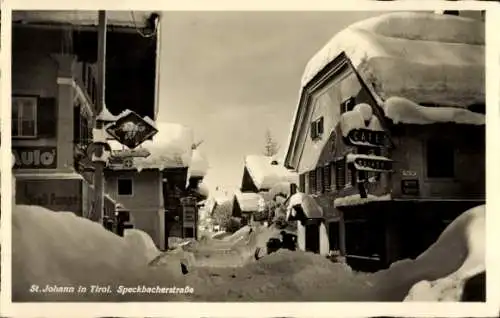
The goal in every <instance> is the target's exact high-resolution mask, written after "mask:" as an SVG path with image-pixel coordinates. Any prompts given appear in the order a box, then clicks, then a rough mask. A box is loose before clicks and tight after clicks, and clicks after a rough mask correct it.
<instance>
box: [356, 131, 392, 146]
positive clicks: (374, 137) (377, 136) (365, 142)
mask: <svg viewBox="0 0 500 318" xmlns="http://www.w3.org/2000/svg"><path fill="white" fill-rule="evenodd" d="M347 143H348V144H349V145H352V146H368V147H386V146H387V144H388V136H387V133H386V132H385V131H378V130H370V129H366V128H359V129H353V130H351V131H349V133H348V134H347Z"/></svg>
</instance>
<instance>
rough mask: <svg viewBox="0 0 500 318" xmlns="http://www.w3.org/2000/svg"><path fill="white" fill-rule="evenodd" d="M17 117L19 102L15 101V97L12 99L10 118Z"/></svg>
mask: <svg viewBox="0 0 500 318" xmlns="http://www.w3.org/2000/svg"><path fill="white" fill-rule="evenodd" d="M18 117H19V104H18V103H17V102H16V100H15V98H13V99H12V119H15V118H18Z"/></svg>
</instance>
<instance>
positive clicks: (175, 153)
mask: <svg viewBox="0 0 500 318" xmlns="http://www.w3.org/2000/svg"><path fill="white" fill-rule="evenodd" d="M157 129H158V133H157V134H156V135H155V136H154V137H153V140H147V141H145V142H144V143H143V144H142V145H141V147H144V148H146V149H147V150H149V152H150V153H151V155H150V156H148V157H146V158H134V159H133V160H134V166H135V167H136V168H137V169H138V170H142V169H167V168H183V167H189V165H190V164H191V158H192V155H193V149H192V147H193V141H194V137H193V131H192V130H191V129H190V128H188V127H185V126H183V125H180V124H173V123H158V124H157ZM109 144H110V146H111V148H112V149H113V150H119V149H123V146H122V145H121V144H119V143H118V142H117V141H110V142H109Z"/></svg>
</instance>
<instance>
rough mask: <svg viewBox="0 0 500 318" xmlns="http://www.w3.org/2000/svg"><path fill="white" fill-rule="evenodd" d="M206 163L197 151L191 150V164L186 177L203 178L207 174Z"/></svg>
mask: <svg viewBox="0 0 500 318" xmlns="http://www.w3.org/2000/svg"><path fill="white" fill-rule="evenodd" d="M207 170H208V161H207V160H206V158H205V157H204V156H203V154H202V153H201V152H200V150H199V149H194V150H193V156H192V158H191V164H190V165H189V170H188V175H189V176H190V177H204V176H205V175H206V174H207Z"/></svg>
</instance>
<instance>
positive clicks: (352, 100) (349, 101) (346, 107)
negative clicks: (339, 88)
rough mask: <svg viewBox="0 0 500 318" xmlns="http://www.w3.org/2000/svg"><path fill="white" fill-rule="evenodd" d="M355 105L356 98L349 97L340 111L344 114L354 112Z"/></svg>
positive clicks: (341, 105)
mask: <svg viewBox="0 0 500 318" xmlns="http://www.w3.org/2000/svg"><path fill="white" fill-rule="evenodd" d="M355 103H356V100H355V98H354V97H349V98H348V99H346V100H345V101H343V102H342V104H340V110H341V112H342V114H343V113H346V112H349V111H351V110H353V109H354V106H355Z"/></svg>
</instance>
